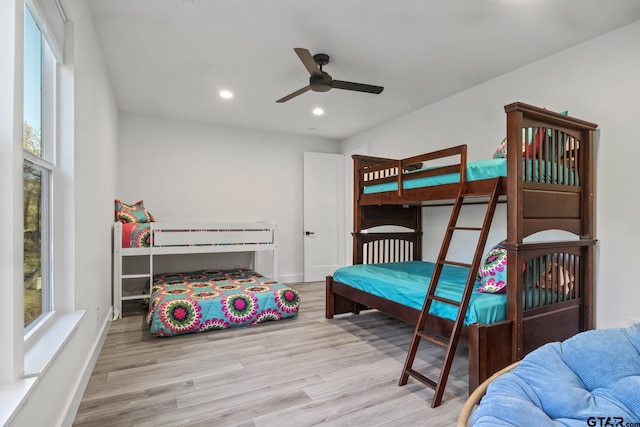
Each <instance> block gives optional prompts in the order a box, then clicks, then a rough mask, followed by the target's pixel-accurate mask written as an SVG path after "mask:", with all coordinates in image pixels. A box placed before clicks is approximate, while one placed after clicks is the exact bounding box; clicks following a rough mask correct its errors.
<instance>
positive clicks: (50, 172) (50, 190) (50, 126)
mask: <svg viewBox="0 0 640 427" xmlns="http://www.w3.org/2000/svg"><path fill="white" fill-rule="evenodd" d="M27 9H28V10H29V12H27ZM26 13H31V15H32V17H33V19H34V20H35V22H36V24H37V25H38V27H39V29H40V38H41V42H42V46H43V49H42V62H41V67H42V73H41V75H42V80H41V84H42V106H41V108H42V112H41V114H42V116H41V118H42V123H41V125H42V129H41V135H40V138H41V154H40V156H37V155H35V154H33V153H31V152H30V151H28V150H26V149H24V148H23V164H24V162H28V163H31V164H32V165H33V166H34V167H35V168H37V169H40V170H42V182H41V184H42V230H41V239H42V252H41V256H42V259H41V271H42V313H41V314H40V316H38V317H37V318H36V319H34V321H33V322H31V323H30V324H29V325H28V326H26V327H25V329H24V339H25V343H26V342H28V341H29V340H30V339H31V338H32V337H34V336H36V335H37V332H38V330H39V329H40V328H41V327H42V326H43V325H45V324H46V323H47V321H48V320H49V319H50V318H51V317H52V316H53V314H54V313H55V307H54V289H55V284H54V277H55V275H54V262H53V254H54V252H53V245H54V233H53V217H54V206H53V200H54V188H55V176H56V162H55V160H56V152H57V150H56V145H57V141H56V134H57V132H56V106H57V102H56V99H57V90H56V81H57V77H56V69H57V65H56V60H55V57H54V55H53V51H52V50H51V47H50V46H49V43H48V42H47V40H46V39H45V37H44V34H43V32H42V23H41V22H39V17H38V16H37V14H36V13H34V10H33V9H32V8H31V7H29V4H27V3H25V14H26ZM45 175H46V176H45ZM23 185H24V184H23ZM45 186H46V188H45Z"/></svg>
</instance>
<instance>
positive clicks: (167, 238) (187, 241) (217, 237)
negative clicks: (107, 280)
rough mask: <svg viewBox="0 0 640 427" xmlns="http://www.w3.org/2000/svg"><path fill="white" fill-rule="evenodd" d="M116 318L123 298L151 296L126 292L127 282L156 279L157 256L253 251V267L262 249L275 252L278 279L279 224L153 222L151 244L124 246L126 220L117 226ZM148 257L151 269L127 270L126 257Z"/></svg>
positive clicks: (274, 260)
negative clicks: (123, 237) (123, 229)
mask: <svg viewBox="0 0 640 427" xmlns="http://www.w3.org/2000/svg"><path fill="white" fill-rule="evenodd" d="M113 248H114V249H113V306H114V307H113V320H116V319H119V318H120V317H121V316H122V301H123V300H136V299H145V298H150V297H151V295H150V291H151V290H149V292H147V293H140V292H138V293H135V294H126V295H123V288H124V282H125V281H126V280H128V279H138V280H139V279H147V280H150V281H151V280H152V279H153V274H154V256H156V255H175V254H202V253H228V252H252V253H253V259H252V265H251V266H249V268H253V264H255V255H256V252H258V251H268V252H271V253H272V259H273V270H272V271H273V274H272V276H271V278H272V279H273V280H277V275H278V270H277V267H278V251H277V245H276V224H275V223H272V222H247V223H201V222H152V223H151V224H150V247H144V248H123V247H122V224H121V223H120V222H116V223H115V224H114V227H113ZM127 257H148V262H149V264H148V269H146V270H145V271H144V272H139V273H136V274H124V259H125V258H127Z"/></svg>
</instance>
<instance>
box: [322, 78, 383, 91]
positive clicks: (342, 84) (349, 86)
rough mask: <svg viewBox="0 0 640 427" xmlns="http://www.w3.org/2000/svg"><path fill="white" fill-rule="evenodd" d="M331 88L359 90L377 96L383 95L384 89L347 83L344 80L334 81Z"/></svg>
mask: <svg viewBox="0 0 640 427" xmlns="http://www.w3.org/2000/svg"><path fill="white" fill-rule="evenodd" d="M331 87H333V88H335V89H346V90H357V91H358V92H366V93H375V94H379V93H381V92H382V90H383V89H384V87H382V86H373V85H365V84H362V83H353V82H345V81H342V80H334V81H333V83H332V84H331Z"/></svg>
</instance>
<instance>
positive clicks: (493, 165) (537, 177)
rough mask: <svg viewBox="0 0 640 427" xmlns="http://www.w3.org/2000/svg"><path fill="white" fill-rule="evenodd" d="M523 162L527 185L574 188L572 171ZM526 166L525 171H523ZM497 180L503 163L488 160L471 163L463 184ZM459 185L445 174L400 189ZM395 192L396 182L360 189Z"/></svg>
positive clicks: (413, 181) (407, 183) (457, 177)
mask: <svg viewBox="0 0 640 427" xmlns="http://www.w3.org/2000/svg"><path fill="white" fill-rule="evenodd" d="M525 161H526V162H527V163H528V165H526V164H525V167H524V168H523V171H522V175H523V178H524V175H525V174H527V175H528V178H527V179H526V180H527V181H533V182H545V183H554V184H568V185H578V184H579V182H578V178H577V174H575V171H574V169H573V168H570V167H564V166H563V165H562V164H560V163H555V162H543V163H542V167H540V166H539V163H538V160H533V159H523V162H525ZM527 166H528V167H527ZM426 169H429V168H423V169H417V170H415V171H412V172H407V173H406V174H405V177H406V176H407V175H411V174H412V173H416V172H419V171H423V170H426ZM499 176H507V159H503V158H499V159H488V160H478V161H475V162H468V163H467V181H479V180H482V179H490V178H496V177H499ZM457 182H460V174H459V173H449V174H444V175H438V176H430V177H423V178H416V179H406V178H405V181H404V183H403V186H402V188H403V189H405V190H410V189H414V188H422V187H433V186H436V185H443V184H455V183H457ZM397 189H398V183H397V182H395V181H394V182H387V183H384V184H374V185H368V186H366V187H365V188H364V191H363V193H364V194H374V193H384V192H387V191H395V190H397Z"/></svg>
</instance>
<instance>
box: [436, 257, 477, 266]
mask: <svg viewBox="0 0 640 427" xmlns="http://www.w3.org/2000/svg"><path fill="white" fill-rule="evenodd" d="M438 262H440V263H442V264H446V265H455V266H457V267H467V268H469V267H471V264H467V263H465V262H458V261H447V260H446V259H443V260H442V261H438Z"/></svg>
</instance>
